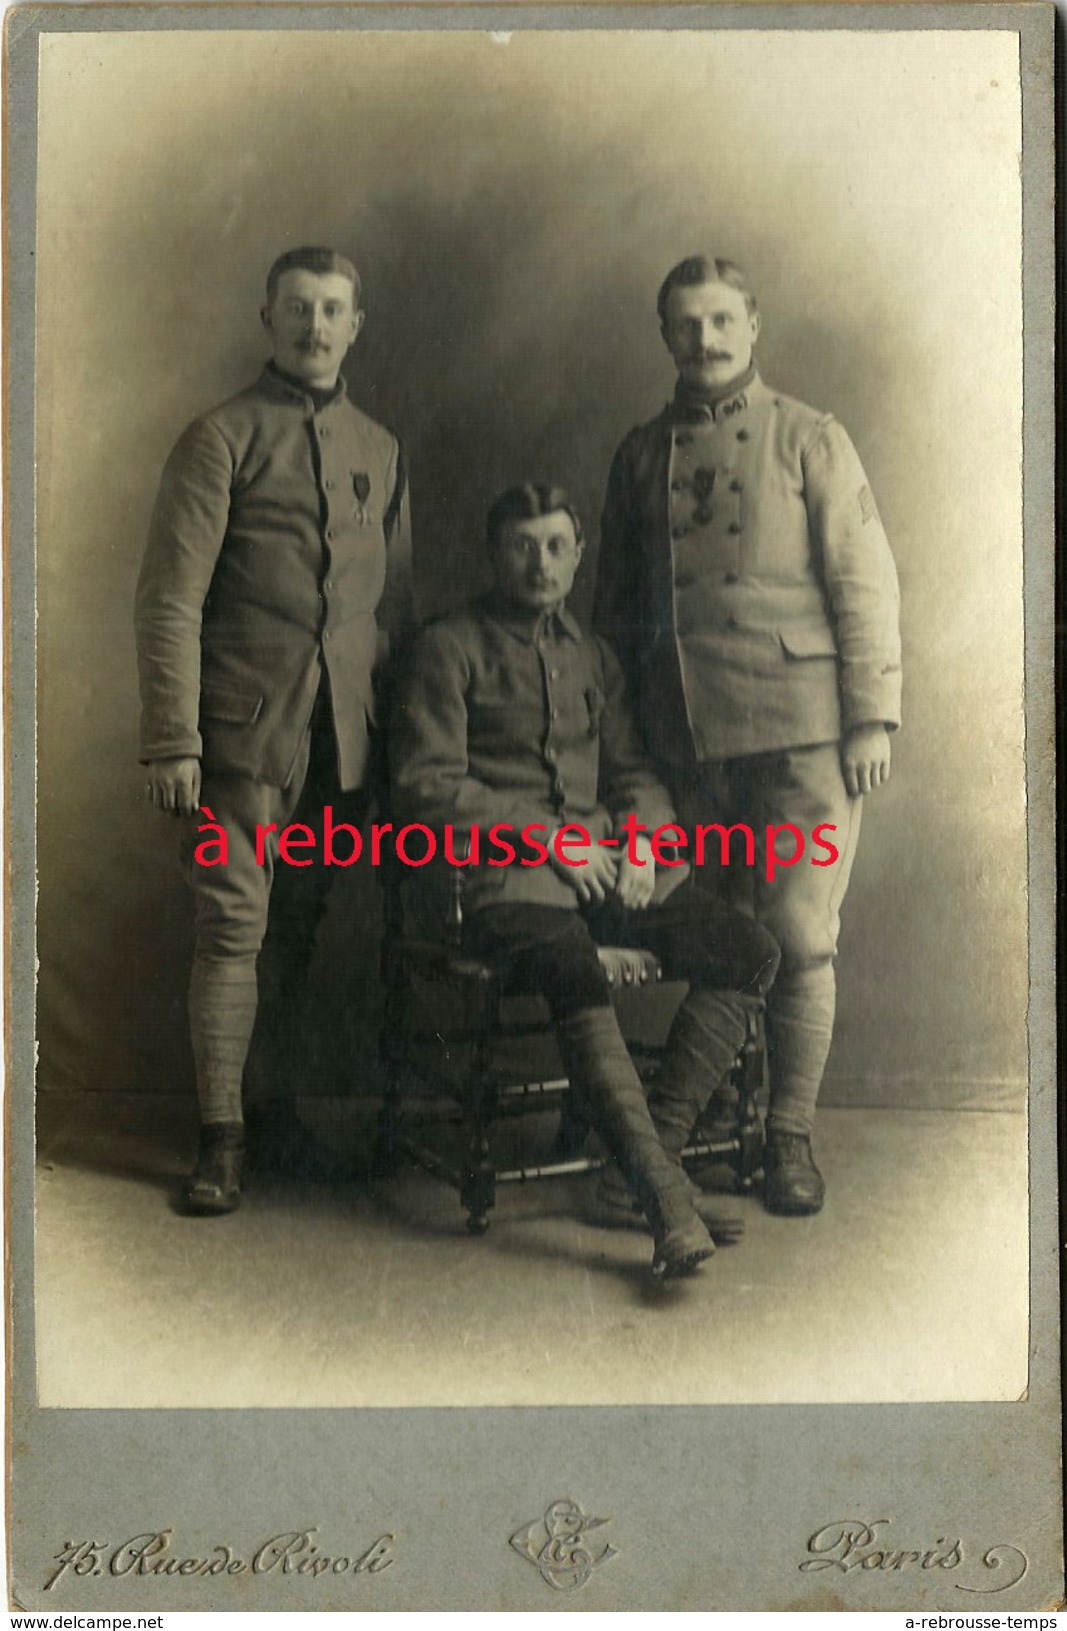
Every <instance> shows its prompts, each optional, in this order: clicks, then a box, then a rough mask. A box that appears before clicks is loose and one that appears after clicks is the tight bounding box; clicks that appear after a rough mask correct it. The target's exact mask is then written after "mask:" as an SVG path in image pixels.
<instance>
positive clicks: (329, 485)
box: [323, 476, 333, 493]
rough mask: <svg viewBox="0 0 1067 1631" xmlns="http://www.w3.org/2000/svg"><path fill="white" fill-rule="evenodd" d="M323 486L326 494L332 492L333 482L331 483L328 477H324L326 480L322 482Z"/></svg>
mask: <svg viewBox="0 0 1067 1631" xmlns="http://www.w3.org/2000/svg"><path fill="white" fill-rule="evenodd" d="M323 486H324V487H325V489H326V491H327V492H328V493H332V492H333V481H332V479H331V477H329V476H327V477H326V480H325V481H324V482H323Z"/></svg>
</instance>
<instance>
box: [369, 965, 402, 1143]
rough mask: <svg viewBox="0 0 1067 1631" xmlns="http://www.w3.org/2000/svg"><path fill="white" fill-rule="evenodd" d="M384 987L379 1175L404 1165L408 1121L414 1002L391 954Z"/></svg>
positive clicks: (377, 1133) (384, 968) (384, 972)
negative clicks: (406, 1064)
mask: <svg viewBox="0 0 1067 1631" xmlns="http://www.w3.org/2000/svg"><path fill="white" fill-rule="evenodd" d="M382 984H383V986H384V990H385V1003H384V1009H383V1013H382V1023H381V1029H380V1031H379V1033H378V1059H379V1064H380V1067H381V1070H382V1075H383V1077H384V1079H385V1091H384V1093H383V1095H382V1103H381V1108H380V1109H379V1111H378V1120H377V1126H376V1130H375V1139H374V1150H373V1153H372V1157H371V1159H372V1163H373V1170H374V1171H375V1172H376V1173H379V1174H386V1173H391V1172H394V1171H395V1170H396V1168H397V1167H398V1165H399V1163H400V1144H399V1134H400V1130H401V1127H402V1126H403V1122H404V1109H403V1104H402V1101H401V1080H402V1076H403V1063H402V1060H403V1044H402V1041H401V1038H402V1037H403V1035H404V1020H405V1016H406V1014H407V1012H408V1008H409V1004H410V1000H411V987H410V982H409V981H408V980H406V979H405V978H404V977H403V975H402V973H401V972H400V970H399V969H398V968H397V967H396V966H395V965H394V963H393V961H392V959H391V958H389V957H388V955H387V954H386V955H383V958H382Z"/></svg>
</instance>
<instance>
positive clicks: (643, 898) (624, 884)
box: [615, 832, 656, 912]
mask: <svg viewBox="0 0 1067 1631" xmlns="http://www.w3.org/2000/svg"><path fill="white" fill-rule="evenodd" d="M633 847H634V854H635V856H636V857H637V859H636V861H631V860H630V857H629V854H624V855H623V857H622V859H621V861H620V862H619V870H618V874H617V876H616V879H615V894H616V895H617V897H618V899H619V901H620V902H621V903H622V905H623V906H625V907H627V908H628V909H629V911H631V912H643V911H644V909H645V907H646V906H647V905H648V904H649V902H650V901H651V899H652V896H653V893H654V891H655V888H656V858H655V856H654V855H653V853H652V840H651V838H650V837H649V836H648V834H647V833H643V832H642V833H637V834H635V836H634V845H633ZM642 862H643V863H644V864H643V865H642V864H641V863H642Z"/></svg>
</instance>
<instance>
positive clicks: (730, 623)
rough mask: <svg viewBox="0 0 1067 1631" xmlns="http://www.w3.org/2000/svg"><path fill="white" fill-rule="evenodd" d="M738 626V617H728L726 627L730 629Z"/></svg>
mask: <svg viewBox="0 0 1067 1631" xmlns="http://www.w3.org/2000/svg"><path fill="white" fill-rule="evenodd" d="M737 626H738V623H737V618H736V617H728V618H727V619H726V627H727V628H728V629H736V628H737Z"/></svg>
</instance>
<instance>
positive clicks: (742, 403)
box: [719, 391, 748, 419]
mask: <svg viewBox="0 0 1067 1631" xmlns="http://www.w3.org/2000/svg"><path fill="white" fill-rule="evenodd" d="M747 407H748V397H747V396H746V395H745V393H744V391H742V392H741V394H740V395H739V396H732V397H730V399H729V400H728V401H726V402H720V404H719V414H720V416H721V417H722V418H723V419H727V418H729V416H730V414H732V413H740V412H741V411H742V409H743V408H747Z"/></svg>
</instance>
